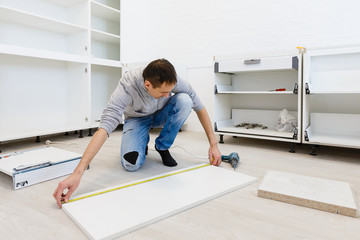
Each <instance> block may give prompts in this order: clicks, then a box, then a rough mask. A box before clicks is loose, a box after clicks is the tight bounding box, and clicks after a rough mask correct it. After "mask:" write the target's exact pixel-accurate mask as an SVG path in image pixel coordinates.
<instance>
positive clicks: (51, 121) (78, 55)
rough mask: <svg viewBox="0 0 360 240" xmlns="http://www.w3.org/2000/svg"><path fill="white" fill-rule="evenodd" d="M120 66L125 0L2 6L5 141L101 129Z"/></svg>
mask: <svg viewBox="0 0 360 240" xmlns="http://www.w3.org/2000/svg"><path fill="white" fill-rule="evenodd" d="M121 66H122V64H121V63H120V0H107V1H106V0H96V1H95V0H92V1H89V0H88V1H86V0H27V1H23V0H0V90H1V94H0V112H1V116H2V117H1V119H0V142H3V141H9V140H14V139H21V138H27V137H34V136H42V135H47V134H53V133H59V132H67V131H73V130H82V129H88V128H89V129H90V128H94V127H97V126H98V125H99V120H100V116H101V114H102V110H103V108H104V107H105V106H106V103H107V101H108V99H109V97H110V95H111V93H112V92H113V90H114V89H115V87H116V85H117V83H118V81H119V79H120V77H121V73H122V68H121Z"/></svg>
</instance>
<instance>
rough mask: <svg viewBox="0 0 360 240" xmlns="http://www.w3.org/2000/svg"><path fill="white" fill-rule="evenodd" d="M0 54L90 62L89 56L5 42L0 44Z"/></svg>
mask: <svg viewBox="0 0 360 240" xmlns="http://www.w3.org/2000/svg"><path fill="white" fill-rule="evenodd" d="M0 54H9V55H17V56H24V57H34V58H42V59H52V60H59V61H66V62H75V63H87V62H88V58H87V57H86V56H79V55H74V54H66V53H59V52H53V51H46V50H38V49H32V48H25V47H17V46H9V45H4V44H0Z"/></svg>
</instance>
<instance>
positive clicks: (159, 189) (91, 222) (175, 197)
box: [62, 166, 256, 239]
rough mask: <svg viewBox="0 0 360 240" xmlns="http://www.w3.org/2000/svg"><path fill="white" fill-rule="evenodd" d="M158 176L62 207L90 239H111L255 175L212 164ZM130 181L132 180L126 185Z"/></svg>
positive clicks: (237, 185) (212, 197)
mask: <svg viewBox="0 0 360 240" xmlns="http://www.w3.org/2000/svg"><path fill="white" fill-rule="evenodd" d="M192 168H193V167H192ZM188 169H191V168H188ZM183 170H186V169H183ZM180 171H182V170H180ZM180 171H179V170H178V171H174V172H170V173H176V172H180ZM167 174H169V173H166V174H163V175H167ZM160 176H161V175H160ZM158 177H159V176H155V177H151V178H149V179H153V178H157V179H156V180H152V181H148V182H145V183H141V184H137V185H132V186H130V187H126V188H122V189H119V190H115V191H112V192H107V193H104V194H100V195H96V196H92V197H89V198H85V199H81V200H77V201H74V202H69V203H66V204H63V206H62V209H63V210H64V211H65V212H66V213H67V214H68V215H69V217H70V218H72V219H73V221H74V222H75V223H76V224H77V225H78V226H79V227H80V228H81V229H82V230H83V231H84V232H85V233H86V234H87V235H88V237H90V238H91V239H113V238H115V237H118V236H120V235H123V234H126V233H128V232H131V231H133V230H136V229H138V228H141V227H144V226H146V225H149V224H151V223H154V222H156V221H159V220H161V219H164V218H166V217H169V216H171V215H174V214H176V213H179V212H181V211H184V210H186V209H189V208H191V207H194V206H196V205H199V204H201V203H204V202H206V201H209V200H211V199H214V198H216V197H219V196H221V195H224V194H226V193H229V192H231V191H234V190H235V189H238V188H241V187H244V186H246V185H249V184H251V183H254V182H255V181H256V178H255V177H251V176H248V175H244V174H241V173H238V172H235V171H231V170H226V169H223V168H220V167H214V166H205V167H201V168H197V169H194V170H190V171H186V172H181V173H179V174H175V175H170V176H167V177H164V178H158ZM144 180H146V179H143V180H141V181H138V182H143V181H144ZM129 184H133V183H128V184H125V185H129ZM118 187H119V186H118ZM113 188H115V187H113ZM102 191H104V190H102ZM102 191H98V192H102ZM90 194H92V193H90ZM87 195H89V194H87ZM239 201H240V199H239Z"/></svg>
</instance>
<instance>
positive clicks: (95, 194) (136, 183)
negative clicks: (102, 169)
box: [61, 164, 210, 204]
mask: <svg viewBox="0 0 360 240" xmlns="http://www.w3.org/2000/svg"><path fill="white" fill-rule="evenodd" d="M207 166H210V164H204V165H200V166H197V167H193V168H189V169H185V170H181V171H178V172H174V173H169V174H165V175H162V176H158V177H154V178H151V179H147V180H143V181H140V182H135V183H130V184H128V185H125V186H120V187H116V188H112V189H108V190H104V191H101V192H97V193H93V194H89V195H86V196H82V197H78V198H74V199H70V200H69V201H68V203H70V202H75V201H78V200H81V199H85V198H89V197H94V196H98V195H100V194H104V193H108V192H112V191H116V190H119V189H123V188H127V187H132V186H136V185H139V184H142V183H146V182H151V181H154V180H157V179H161V178H166V177H170V176H174V175H177V174H180V173H184V172H189V171H191V170H195V169H199V168H203V167H207ZM61 203H62V204H64V203H66V202H61Z"/></svg>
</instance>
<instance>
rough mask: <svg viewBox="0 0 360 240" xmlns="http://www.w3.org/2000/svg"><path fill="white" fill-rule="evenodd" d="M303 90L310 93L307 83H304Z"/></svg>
mask: <svg viewBox="0 0 360 240" xmlns="http://www.w3.org/2000/svg"><path fill="white" fill-rule="evenodd" d="M305 92H306V94H310V89H309V84H307V83H305Z"/></svg>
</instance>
